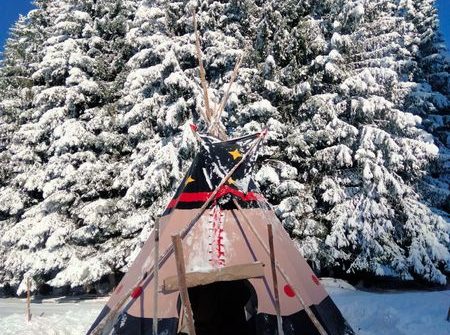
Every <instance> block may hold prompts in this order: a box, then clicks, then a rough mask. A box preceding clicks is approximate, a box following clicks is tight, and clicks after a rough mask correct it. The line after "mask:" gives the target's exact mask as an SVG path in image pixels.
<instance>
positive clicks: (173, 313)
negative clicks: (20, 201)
mask: <svg viewBox="0 0 450 335" xmlns="http://www.w3.org/2000/svg"><path fill="white" fill-rule="evenodd" d="M264 135H265V133H264V132H262V133H257V134H253V135H249V136H246V137H242V138H238V139H232V140H226V141H220V140H218V139H216V138H215V137H212V136H199V135H197V137H198V139H199V143H200V150H199V152H198V154H197V156H196V157H195V159H194V161H193V163H192V165H191V167H190V169H189V171H188V172H187V174H186V176H185V178H184V179H183V181H182V182H181V185H180V186H179V188H178V190H177V192H176V194H175V196H174V197H173V199H172V200H171V201H170V203H169V205H168V206H167V208H166V210H165V212H164V213H163V215H162V216H161V217H160V220H159V222H160V230H159V234H158V232H157V231H156V232H153V233H152V234H151V235H150V237H149V239H148V240H147V242H146V243H145V244H144V246H143V248H142V250H141V252H140V253H139V255H138V256H137V258H136V259H135V261H134V263H133V264H132V266H131V267H130V269H129V271H128V273H127V274H126V275H125V276H124V278H123V280H122V281H121V282H120V284H119V285H118V286H117V287H116V289H115V291H114V292H113V293H112V295H111V298H110V299H109V301H108V303H107V305H106V306H105V307H104V309H103V310H102V312H101V313H100V315H99V316H98V318H97V319H96V321H95V322H94V324H93V325H92V327H91V329H90V330H89V332H88V334H110V333H113V334H130V335H131V334H133V335H135V334H153V332H154V331H155V329H156V328H157V333H158V334H168V335H171V334H179V333H188V331H187V330H186V323H187V322H186V320H187V319H188V318H189V315H188V316H186V313H185V302H184V303H183V302H182V301H181V299H180V288H179V287H178V281H177V278H178V277H177V276H178V275H177V263H176V259H175V255H174V246H173V244H172V236H174V235H177V234H179V236H180V237H181V240H182V247H183V252H184V263H185V271H186V275H185V279H186V283H187V287H188V289H187V290H188V292H189V299H188V300H189V301H190V306H191V309H192V315H193V320H194V324H195V333H196V334H200V335H202V334H211V335H214V334H229V335H232V334H233V335H234V334H252V335H253V334H255V335H256V334H258V335H259V334H282V333H284V334H286V335H287V334H299V335H312V334H321V335H323V334H329V335H344V334H353V331H352V329H351V328H350V327H349V325H348V324H347V323H346V321H345V320H344V318H343V317H342V315H341V313H340V311H339V310H338V309H337V307H336V306H335V304H334V303H333V301H332V300H331V298H330V297H329V296H328V294H327V292H326V291H325V289H324V288H323V286H322V285H321V283H320V281H319V280H318V279H317V277H316V276H315V275H314V273H313V272H312V270H311V268H310V267H309V266H308V264H307V263H306V261H305V259H304V258H303V257H302V256H301V255H300V253H299V251H298V250H297V248H296V247H295V244H294V243H293V241H292V240H291V239H290V237H289V235H288V234H287V232H286V231H285V230H284V229H283V226H282V224H281V222H280V221H279V220H278V218H277V217H276V215H275V213H274V212H273V210H272V209H271V208H270V206H269V205H268V203H267V202H266V201H265V200H264V198H263V196H262V195H261V194H260V193H259V192H258V191H257V188H256V186H255V184H254V183H253V181H252V179H251V177H250V176H251V170H252V166H253V164H254V160H255V158H256V153H257V151H258V147H259V145H260V143H261V142H262V140H263V138H264ZM269 226H270V227H271V229H272V230H273V239H271V238H270V236H269V235H270V234H269V229H268V227H269ZM155 234H156V235H157V236H156V235H155ZM155 242H156V243H158V248H159V250H160V252H158V254H157V255H155V249H158V248H155V246H156V245H155ZM270 242H272V245H273V247H272V248H271V245H270V244H271V243H270ZM271 255H272V258H271ZM155 256H156V257H155ZM156 259H157V261H156V262H155V260H156ZM271 259H272V261H271ZM155 275H157V278H159V279H158V283H157V285H155ZM275 281H276V285H274V283H275ZM155 287H157V290H156V292H155ZM155 303H156V304H155ZM156 308H157V312H156V314H157V320H158V321H157V327H156V325H155V324H154V322H155V320H156V319H155V309H156Z"/></svg>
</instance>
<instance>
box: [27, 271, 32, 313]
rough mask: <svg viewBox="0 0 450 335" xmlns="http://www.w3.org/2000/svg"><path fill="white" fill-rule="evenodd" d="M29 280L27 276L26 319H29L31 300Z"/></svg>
mask: <svg viewBox="0 0 450 335" xmlns="http://www.w3.org/2000/svg"><path fill="white" fill-rule="evenodd" d="M30 291H31V280H30V278H27V321H28V322H30V321H31V306H30V304H31V302H30V296H31V294H30Z"/></svg>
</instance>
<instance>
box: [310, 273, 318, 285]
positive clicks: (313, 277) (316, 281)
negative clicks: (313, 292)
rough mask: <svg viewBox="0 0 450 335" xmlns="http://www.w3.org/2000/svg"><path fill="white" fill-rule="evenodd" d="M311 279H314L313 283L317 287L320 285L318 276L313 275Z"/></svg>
mask: <svg viewBox="0 0 450 335" xmlns="http://www.w3.org/2000/svg"><path fill="white" fill-rule="evenodd" d="M311 278H312V281H313V282H314V283H315V284H316V285H320V280H319V278H317V277H316V275H312V276H311Z"/></svg>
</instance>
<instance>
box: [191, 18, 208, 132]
mask: <svg viewBox="0 0 450 335" xmlns="http://www.w3.org/2000/svg"><path fill="white" fill-rule="evenodd" d="M192 20H193V24H194V32H195V49H196V51H197V59H198V66H199V69H200V82H201V85H202V89H203V100H204V102H205V121H206V123H208V125H209V124H210V123H211V117H212V115H211V107H210V106H209V94H208V83H207V81H206V72H205V68H204V67H203V60H202V50H201V47H200V35H199V34H198V30H197V18H196V13H195V11H193V12H192Z"/></svg>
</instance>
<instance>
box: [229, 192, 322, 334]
mask: <svg viewBox="0 0 450 335" xmlns="http://www.w3.org/2000/svg"><path fill="white" fill-rule="evenodd" d="M233 203H234V204H235V206H236V208H237V209H238V211H239V213H240V214H241V216H242V217H243V218H244V221H245V223H246V224H247V226H248V227H249V228H250V230H251V231H252V233H253V234H254V235H255V237H256V239H257V240H258V242H259V243H260V244H261V246H262V247H263V249H264V251H265V252H266V253H267V254H268V255H269V257H270V251H269V249H268V248H267V246H266V245H265V244H264V241H263V239H262V238H261V236H259V234H258V232H257V231H256V229H255V228H254V227H253V225H252V224H251V222H250V220H249V219H248V218H247V216H246V215H245V213H244V211H243V210H242V207H241V205H239V203H238V202H237V201H236V199H233ZM275 266H276V268H277V269H278V271H279V272H280V274H281V276H282V277H283V279H284V280H285V281H286V282H287V283H288V284H290V283H292V281H291V280H290V279H289V277H288V276H287V274H286V273H285V272H284V270H283V269H282V268H281V267H280V266H279V265H278V262H275ZM292 289H293V290H294V292H295V296H296V297H297V299H298V301H299V302H300V304H301V305H302V306H303V308H304V309H305V312H306V314H307V315H308V317H309V319H310V320H311V321H312V323H313V324H314V326H315V327H316V329H317V330H318V332H319V334H320V335H328V333H327V332H326V330H325V329H324V328H323V326H322V324H321V323H320V322H319V320H317V317H316V316H315V315H314V313H313V311H312V310H311V308H309V306H308V305H306V303H305V301H304V300H303V298H302V296H301V294H300V292H299V291H298V289H297V288H296V287H292Z"/></svg>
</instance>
